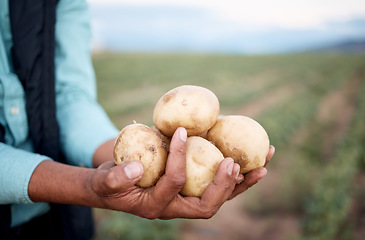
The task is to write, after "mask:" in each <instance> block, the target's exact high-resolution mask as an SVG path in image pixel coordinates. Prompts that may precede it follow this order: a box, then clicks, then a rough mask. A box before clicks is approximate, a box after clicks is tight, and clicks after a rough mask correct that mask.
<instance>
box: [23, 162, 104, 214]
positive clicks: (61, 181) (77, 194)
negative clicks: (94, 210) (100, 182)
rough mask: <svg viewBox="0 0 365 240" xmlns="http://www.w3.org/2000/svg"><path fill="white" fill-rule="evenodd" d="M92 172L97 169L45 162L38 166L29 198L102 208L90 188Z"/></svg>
mask: <svg viewBox="0 0 365 240" xmlns="http://www.w3.org/2000/svg"><path fill="white" fill-rule="evenodd" d="M92 171H95V169H89V168H82V167H75V166H70V165H65V164H61V163H58V162H53V161H44V162H42V163H40V164H39V165H38V166H37V168H36V169H35V171H34V172H33V175H32V177H31V179H30V182H29V187H28V194H29V197H30V199H31V200H32V201H34V202H51V203H63V204H72V205H82V206H90V207H102V205H101V202H100V201H99V198H98V197H97V196H96V194H94V193H93V191H92V189H91V187H90V181H89V178H90V174H91V172H92Z"/></svg>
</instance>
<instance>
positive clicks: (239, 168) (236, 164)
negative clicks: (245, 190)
mask: <svg viewBox="0 0 365 240" xmlns="http://www.w3.org/2000/svg"><path fill="white" fill-rule="evenodd" d="M233 170H234V173H235V176H234V177H235V179H236V180H237V179H238V175H239V174H240V170H241V167H240V165H239V164H238V163H235V164H234V167H233Z"/></svg>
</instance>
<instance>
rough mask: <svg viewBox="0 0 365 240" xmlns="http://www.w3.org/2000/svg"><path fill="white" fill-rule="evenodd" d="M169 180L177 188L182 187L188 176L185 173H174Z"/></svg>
mask: <svg viewBox="0 0 365 240" xmlns="http://www.w3.org/2000/svg"><path fill="white" fill-rule="evenodd" d="M169 182H170V183H171V185H172V186H175V187H176V188H182V187H183V186H184V185H185V183H186V176H185V175H174V176H169Z"/></svg>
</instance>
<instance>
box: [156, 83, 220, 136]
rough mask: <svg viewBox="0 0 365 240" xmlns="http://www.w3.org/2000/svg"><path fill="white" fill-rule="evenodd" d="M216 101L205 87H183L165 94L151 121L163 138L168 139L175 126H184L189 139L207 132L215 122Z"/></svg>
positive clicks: (216, 112) (217, 106)
mask: <svg viewBox="0 0 365 240" xmlns="http://www.w3.org/2000/svg"><path fill="white" fill-rule="evenodd" d="M218 115H219V101H218V98H217V97H216V95H215V94H214V93H213V92H212V91H210V90H208V89H206V88H204V87H199V86H192V85H183V86H180V87H177V88H174V89H172V90H170V91H169V92H167V93H165V94H164V95H163V96H162V97H161V98H160V99H159V100H158V102H157V104H156V106H155V109H154V111H153V122H154V125H155V126H156V128H157V129H158V130H159V131H160V132H161V133H162V134H164V135H166V136H169V137H171V136H172V135H173V134H174V132H175V130H176V129H177V128H178V127H184V128H185V129H186V130H187V133H188V136H199V135H201V134H204V133H206V132H207V131H208V130H209V129H210V128H211V127H212V126H213V125H214V123H215V122H216V121H217V118H218Z"/></svg>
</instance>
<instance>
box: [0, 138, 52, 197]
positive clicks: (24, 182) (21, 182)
mask: <svg viewBox="0 0 365 240" xmlns="http://www.w3.org/2000/svg"><path fill="white" fill-rule="evenodd" d="M0 153H1V154H0V164H1V168H0V192H1V194H0V204H9V203H23V204H30V203H33V201H32V200H31V199H30V198H29V196H28V184H29V180H30V178H31V176H32V173H33V171H34V169H35V168H36V167H37V166H38V164H39V163H41V162H42V161H44V160H47V159H49V158H47V157H46V156H43V155H40V154H35V153H31V152H29V151H25V150H22V149H18V148H14V147H12V146H10V145H7V144H4V143H0Z"/></svg>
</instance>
